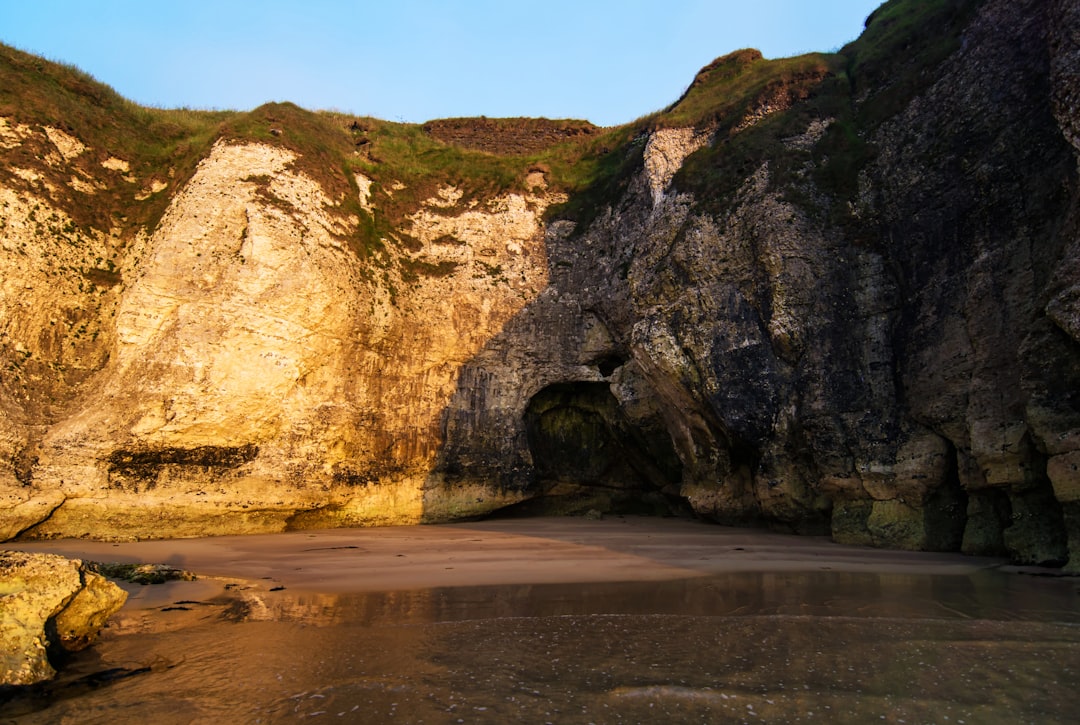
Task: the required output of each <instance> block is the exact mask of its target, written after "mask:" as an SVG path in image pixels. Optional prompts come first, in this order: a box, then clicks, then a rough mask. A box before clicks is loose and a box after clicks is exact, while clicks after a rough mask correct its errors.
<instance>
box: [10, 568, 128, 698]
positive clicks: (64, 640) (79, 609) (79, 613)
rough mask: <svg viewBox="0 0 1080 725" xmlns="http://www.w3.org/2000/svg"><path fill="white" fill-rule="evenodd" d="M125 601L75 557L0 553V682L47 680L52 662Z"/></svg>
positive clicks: (89, 637)
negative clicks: (74, 558) (0, 606)
mask: <svg viewBox="0 0 1080 725" xmlns="http://www.w3.org/2000/svg"><path fill="white" fill-rule="evenodd" d="M125 601H127V592H125V591H124V590H123V589H121V588H120V587H119V586H117V585H116V584H114V583H113V582H111V581H109V580H107V579H106V578H105V577H103V576H101V575H100V574H97V573H95V572H93V571H89V570H87V569H86V568H85V567H84V566H83V564H82V562H80V561H78V560H73V559H65V558H64V557H61V556H56V555H53V554H27V553H23V552H17V551H5V552H0V605H3V606H2V608H0V685H33V684H36V683H39V682H44V681H46V680H49V679H51V678H52V677H53V676H54V675H55V674H56V670H55V667H54V663H55V662H56V661H58V660H60V659H61V658H62V657H63V655H64V654H65V653H69V652H77V651H79V650H81V649H84V648H85V647H86V646H87V645H89V644H90V643H91V642H92V641H93V640H94V639H95V638H96V637H97V635H98V632H99V631H100V630H101V628H102V627H103V626H104V625H105V622H106V620H108V618H109V617H110V616H112V615H113V614H115V613H116V611H117V610H119V609H120V607H122V606H123V605H124V602H125Z"/></svg>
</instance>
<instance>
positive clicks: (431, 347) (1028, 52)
mask: <svg viewBox="0 0 1080 725" xmlns="http://www.w3.org/2000/svg"><path fill="white" fill-rule="evenodd" d="M962 5H963V6H964V8H966V10H965V11H964V12H966V13H968V14H967V15H963V17H964V20H963V22H964V23H965V26H964V28H965V29H964V30H963V32H962V33H961V34H960V38H959V42H957V43H956V46H955V48H953V47H952V46H950V50H949V52H948V53H943V54H942V57H941V58H940V60H938V61H935V62H934V64H933V65H932V66H930V67H929V68H928V69H927V70H925V71H922V72H921V73H920V74H917V75H916V76H914V77H916V78H917V82H918V83H919V84H921V85H920V86H919V88H918V89H917V92H915V91H912V92H910V97H909V96H905V95H903V93H905V92H908V91H905V88H906V86H904V84H903V83H901V82H900V81H899V80H897V81H896V82H895V83H894V84H892V85H890V83H888V82H887V81H888V80H889V79H890V77H891V76H889V75H888V74H886V75H885V76H884V78H878V79H876V81H875V82H876V83H878V85H877V86H874V87H868V88H863V87H852V88H847V87H845V90H844V93H845V94H848V95H844V96H843V102H844V103H845V104H850V105H851V107H852V108H853V109H854V110H849V111H845V113H848V116H846V117H839V116H838V115H837V114H839V115H842V114H841V113H840V111H841V110H843V109H840V110H838V107H837V106H835V105H834V106H833V107H831V108H830V107H829V106H828V105H827V104H824V105H820V104H819V105H813V93H811V92H801V91H800V92H796V90H797V89H796V87H795V85H791V84H795V83H796V81H798V79H795V80H791V79H788V80H785V81H783V82H780V83H778V84H773V85H770V86H767V87H766V89H765V90H764V91H763V92H762V93H763V95H762V96H761V98H759V99H757V102H754V103H751V104H750V105H749V106H746V107H741V106H740V107H737V108H736V109H735V111H734V113H735V114H736V115H735V116H733V117H731V118H725V117H711V118H708V119H706V121H704V122H702V123H700V124H698V125H695V126H677V125H676V126H672V125H671V124H667V123H665V122H664V121H663V119H666V118H675V116H664V115H662V116H660V117H659V118H660V119H661V120H660V121H658V122H657V123H656V124H655V125H654V126H652V127H643V130H642V132H641V133H640V134H638V135H636V136H633V137H632V138H631V137H629V136H628V137H627V138H628V139H629V140H628V141H627V142H626V143H625V144H624V145H623V146H621V147H619V148H618V149H614V150H611V149H605V150H604V151H603V153H611V154H616V155H617V157H618V159H619V160H620V163H621V164H622V166H621V167H620V168H623V169H625V170H626V171H625V173H624V174H623V176H622V177H620V178H619V183H617V184H612V185H610V187H607V191H606V195H605V196H602V197H597V196H596V195H595V193H594V191H595V190H586V192H583V193H584V194H589V193H593V196H588V197H587V198H589V199H590V200H591V201H590V203H592V207H591V208H590V209H589V213H588V214H584V215H579V216H578V217H576V219H577V221H572V220H570V218H569V215H567V214H563V215H561V216H560V212H559V211H558V210H557V209H552V208H551V207H552V205H553V204H557V203H559V202H562V201H566V198H565V196H563V195H561V194H558V193H554V192H553V191H550V190H549V188H548V187H549V179H548V174H549V172H550V170H549V169H545V168H541V167H534V168H529V170H528V172H527V174H526V178H525V180H524V181H523V182H522V183H520V184H519V185H518V186H517V187H516V188H519V189H528V191H517V192H500V193H494V192H492V193H490V194H487V195H486V196H484V195H480V196H479V197H478V196H477V195H476V194H470V193H465V192H464V191H463V190H462V189H461V188H459V187H458V186H455V185H454V184H450V183H447V184H444V185H442V186H440V187H439V188H437V189H435V190H434V191H432V192H431V196H430V198H427V199H425V200H422V201H420V202H419V204H418V206H417V207H416V208H415V210H413V211H411V212H409V213H408V214H406V215H404V216H403V217H402V219H401V220H400V221H399V222H395V223H396V224H397V227H395V228H394V229H393V230H389V231H387V233H388V234H391V233H392V234H393V235H396V237H397V238H398V239H399V240H407V243H404V242H403V243H402V246H401V247H400V248H399V249H398V250H397V252H396V253H398V254H400V255H401V257H400V261H399V263H397V264H395V265H392V266H385V265H384V266H380V262H379V259H380V258H379V257H378V255H377V254H376V255H375V256H365V255H364V254H360V253H358V252H357V250H356V249H355V248H354V247H353V246H352V244H351V242H350V239H354V238H355V233H356V230H357V229H358V225H360V224H361V223H362V220H361V219H359V218H358V217H357V214H359V211H357V207H356V205H355V204H351V202H357V201H358V203H359V208H361V209H363V210H364V213H365V214H371V215H376V214H378V213H380V209H382V208H383V207H385V206H388V205H390V204H392V203H396V202H395V201H394V199H393V196H392V194H393V193H396V191H400V189H397V188H396V187H395V186H393V185H387V184H386V183H385V180H384V181H383V182H382V183H381V185H380V183H379V182H377V181H374V180H372V179H368V178H366V177H364V176H362V175H360V176H356V177H355V182H356V183H355V185H351V181H350V188H352V189H353V191H352V192H351V193H352V194H359V199H355V198H352V199H349V198H346V197H343V196H342V194H341V192H340V191H338V192H331V191H328V190H327V187H325V186H324V185H323V184H320V182H318V181H316V180H315V178H314V177H313V176H312V175H310V174H309V173H307V172H305V171H304V170H303V166H302V164H300V163H299V161H301V160H302V159H300V158H298V155H297V152H293V151H288V150H286V149H284V148H281V147H279V146H274V145H272V144H269V143H256V142H250V141H238V140H232V141H219V142H218V143H217V144H216V145H214V146H213V148H212V149H211V150H210V151H209V153H208V154H207V155H206V157H205V158H204V159H203V160H202V162H201V163H200V165H199V167H198V169H197V170H196V171H195V173H194V174H193V175H192V176H191V177H190V180H186V181H184V182H183V183H177V184H172V185H168V186H155V185H153V184H150V185H147V186H145V188H143V187H142V186H140V188H139V189H137V190H133V193H137V194H139V195H142V194H146V195H151V196H149V197H147V198H154V197H152V195H153V194H171V195H172V196H171V197H169V199H170V201H169V204H168V207H167V210H166V211H165V213H164V215H163V216H162V218H161V219H160V221H158V222H157V223H156V224H155V225H154V226H153V229H152V230H151V231H150V232H149V233H145V234H138V235H134V236H132V235H128V236H123V235H122V234H121V232H120V231H119V230H118V229H108V230H100V231H92V230H91V231H87V230H83V229H78V230H75V231H72V232H70V233H68V232H66V231H64V230H65V229H67V228H68V225H67V224H66V215H65V212H64V208H65V207H64V206H63V204H60V203H59V202H56V201H55V198H56V197H57V194H56V193H54V192H55V191H56V189H55V188H53V189H52V190H50V188H49V184H53V185H54V187H55V184H56V183H57V182H56V181H55V179H58V178H61V176H58V173H57V170H58V169H67V168H68V166H71V167H72V169H75V166H74V165H76V164H79V163H82V161H80V159H82V160H85V158H87V155H88V154H90V153H93V149H89V147H88V145H87V144H85V143H83V142H81V141H79V140H78V138H76V136H77V135H78V134H77V129H76V130H75V131H76V133H74V135H73V134H69V133H67V132H59V131H58V130H57V129H53V130H52V131H49V130H48V129H36V128H31V127H28V126H25V125H19V124H18V123H15V122H14V121H11V122H7V121H5V122H4V124H3V125H2V126H0V140H2V143H3V145H4V148H5V149H8V150H11V149H17V148H22V146H24V145H27V144H37V146H35V148H38V147H40V148H43V149H48V150H49V152H48V154H45V155H44V156H43V158H48V159H49V161H48V163H49V164H51V166H50V167H49V168H50V169H51V171H50V172H49V173H48V174H46V173H44V171H43V170H41V169H38V170H35V168H36V167H35V168H30V167H28V168H26V169H23V170H22V173H21V175H20V176H18V178H19V179H21V180H22V181H20V182H19V184H22V186H20V187H19V188H18V189H17V190H16V189H15V188H14V187H12V188H6V187H3V188H0V195H2V198H3V200H4V201H5V202H6V203H5V206H4V207H3V210H2V213H3V215H4V216H3V219H4V227H3V241H4V244H3V248H2V250H0V252H2V254H3V255H4V256H3V258H2V259H3V264H4V269H5V272H6V273H5V276H4V280H3V287H2V291H3V296H2V297H0V305H2V312H3V318H0V320H2V322H0V325H2V326H3V328H2V333H3V338H2V339H0V345H2V347H3V354H4V360H5V361H6V363H7V365H8V366H9V370H10V371H11V374H10V375H8V376H7V377H6V378H4V379H3V382H4V384H3V386H0V406H2V410H3V412H4V415H3V416H0V486H2V489H0V490H2V493H3V496H4V502H5V504H6V507H5V509H4V512H3V514H2V515H0V535H2V536H4V537H5V538H10V537H13V536H16V535H20V534H21V535H24V536H60V535H77V536H83V535H89V536H95V537H106V538H107V537H146V536H189V535H199V534H208V533H233V532H245V531H274V530H282V529H286V528H290V527H314V526H335V525H370V524H389V523H406V522H417V521H447V520H454V519H459V518H463V517H469V516H478V515H484V514H488V513H490V512H493V511H499V510H507V509H508V508H511V507H512V510H515V511H519V512H522V513H528V512H533V513H553V512H558V513H588V512H604V511H635V512H655V513H694V514H697V515H700V516H704V517H707V518H709V519H712V520H716V521H720V522H725V523H767V524H770V525H775V526H780V527H783V528H786V529H790V530H794V531H800V532H818V533H828V534H831V535H832V536H833V537H834V538H835V539H837V540H840V541H844V542H849V543H862V544H868V545H875V546H888V547H900V548H907V549H931V550H963V551H966V552H969V553H979V554H995V555H1008V556H1011V557H1013V558H1014V559H1016V560H1019V561H1024V562H1032V563H1058V564H1061V563H1066V562H1071V563H1072V565H1073V566H1075V562H1076V561H1080V554H1077V552H1078V551H1080V521H1078V520H1077V516H1078V515H1080V508H1077V507H1078V506H1080V504H1078V503H1077V502H1078V501H1080V475H1078V473H1077V470H1078V466H1080V397H1078V396H1080V323H1078V322H1077V320H1080V313H1078V312H1077V309H1078V307H1077V300H1080V295H1078V293H1077V285H1080V281H1078V280H1080V261H1078V260H1080V235H1078V229H1080V217H1078V216H1077V211H1076V210H1077V209H1078V208H1080V204H1078V198H1080V197H1078V184H1077V168H1078V163H1077V162H1078V158H1080V145H1078V143H1077V131H1076V118H1077V113H1076V99H1077V98H1078V97H1080V90H1078V89H1080V80H1078V78H1080V71H1078V60H1077V59H1078V58H1080V55H1078V53H1077V48H1076V42H1075V38H1076V36H1077V32H1078V28H1077V23H1078V22H1080V18H1078V16H1077V13H1076V12H1075V10H1074V9H1073V7H1072V4H1071V3H1066V2H1064V1H1056V2H1050V3H1041V2H1035V1H1034V0H1030V1H1025V2H1019V3H1018V2H1004V1H1002V0H990V1H988V2H983V3H976V2H972V3H962ZM961 14H962V13H961ZM736 55H737V56H738V57H737V58H736V59H735V60H736V61H738V63H744V64H753V63H756V62H758V61H760V60H761V59H760V56H759V54H754V53H750V52H748V51H744V52H741V53H739V54H736ZM733 57H734V56H733ZM721 60H723V59H721ZM890 62H891V63H893V65H892V66H888V69H889V72H891V73H894V74H897V75H898V77H901V78H902V79H904V83H911V82H915V81H912V80H911V78H909V77H906V76H902V74H903V73H904V72H905V67H906V66H905V65H904V63H906V62H907V60H904V59H892V60H891V61H890ZM733 63H734V61H733ZM738 63H735V65H738ZM729 65H731V64H727V65H725V64H724V63H720V65H719V66H716V67H717V68H719V69H720V70H721V71H724V72H727V71H726V70H724V69H726V68H728V66H729ZM732 67H734V66H732ZM718 72H720V71H718ZM804 80H805V79H804ZM814 82H815V83H821V84H822V85H820V86H814V88H819V89H826V88H828V87H829V86H828V85H827V84H828V83H829V82H833V83H839V81H838V80H837V78H836V74H835V73H833V75H832V76H829V75H828V74H826V73H824V71H822V75H820V77H819V76H814ZM785 83H787V84H789V85H787V86H785V85H784V84H785ZM849 85H850V84H849ZM856 86H858V84H856ZM833 87H834V88H835V86H833ZM898 87H899V90H898ZM800 88H801V86H800ZM815 92H816V91H815ZM825 92H826V90H821V93H825ZM830 92H832V91H830ZM897 99H899V100H897ZM800 104H802V105H800ZM673 109H675V110H674V111H672V113H677V112H678V106H677V105H676V106H675V107H673ZM826 111H829V112H830V113H831V114H833V115H830V113H826ZM784 114H789V115H788V116H786V117H787V118H795V119H798V124H797V125H791V124H789V126H785V127H784V128H787V129H788V130H787V131H785V133H784V134H782V135H779V136H775V134H774V136H775V137H773V136H769V135H768V134H769V133H771V132H770V131H769V129H771V128H775V127H774V126H770V125H769V124H770V123H773V122H774V121H775V119H776V118H779V117H784V116H783V115H784ZM790 114H794V115H790ZM853 118H854V119H856V120H855V121H853V120H852V119H853ZM867 118H870V119H873V122H872V123H871V122H870V121H867V120H866V119H867ZM856 121H858V123H863V124H864V125H863V126H861V127H858V128H856V127H855V126H854V124H856ZM748 134H758V135H757V136H748ZM860 134H861V135H860ZM746 138H754V139H757V141H755V143H757V144H758V146H757V147H752V148H759V147H760V148H759V150H758V151H755V154H756V155H750V156H747V158H749V159H750V160H749V161H746V162H745V163H742V164H741V165H737V166H723V164H724V163H726V162H725V158H726V157H725V154H727V153H728V150H730V149H733V148H736V149H737V148H741V147H739V143H740V142H741V141H740V140H741V139H746ZM851 138H857V141H858V142H857V143H855V142H851V141H850V139H851ZM747 143H749V142H747ZM844 144H848V145H847V146H845V145H844ZM851 144H854V148H855V150H856V151H857V154H856V153H855V151H852V146H851ZM844 153H848V154H852V155H857V158H858V162H859V163H858V165H857V166H853V167H852V168H854V169H855V170H854V171H851V173H850V174H848V175H846V176H845V174H844V173H843V172H844V171H845V167H843V166H842V165H839V169H840V170H839V171H837V168H838V162H836V161H835V157H837V156H842V155H843V154H844ZM793 160H794V161H793ZM125 163H126V162H125V161H124V160H123V159H118V158H112V157H110V158H109V159H108V161H107V163H102V164H99V166H100V168H97V167H95V171H94V173H93V174H90V173H89V172H87V171H86V170H85V169H84V168H83V167H78V169H75V170H73V171H72V172H71V173H70V174H67V172H66V171H65V174H67V175H66V176H63V178H67V177H68V176H70V178H71V179H72V182H71V186H70V189H71V191H70V193H78V194H89V193H98V192H97V191H94V190H95V189H107V188H112V186H110V185H113V186H115V185H117V184H121V185H122V184H124V183H130V182H127V181H125V180H124V179H126V178H128V177H127V176H125V175H126V174H128V169H127V168H126V167H125V166H124V164H125ZM720 168H723V169H725V172H724V173H725V174H727V176H726V177H724V178H719V177H718V176H716V175H717V174H719V171H717V169H720ZM35 174H37V175H38V177H39V178H38V179H37V180H34V178H32V177H34V175H35ZM703 179H705V180H708V182H707V183H706V181H703ZM12 183H14V182H12ZM162 183H164V182H162ZM551 188H554V186H552V187H551ZM27 189H30V190H31V191H32V192H33V193H32V194H28V193H27ZM718 189H719V190H718ZM65 193H68V192H65ZM425 194H426V192H425ZM581 198H586V197H581ZM571 201H573V200H571ZM571 206H572V205H571ZM350 209H352V210H353V211H349V210H350ZM54 217H55V219H54ZM41 219H52V221H50V222H49V224H52V225H54V226H55V227H56V228H57V229H58V230H60V231H59V232H57V233H55V234H51V233H42V230H41V226H40V223H38V224H37V226H35V221H34V220H41ZM76 250H77V251H76ZM86 250H89V251H86ZM87 255H90V257H93V258H98V259H99V261H93V260H91V259H90V257H87ZM27 259H34V260H44V261H42V262H41V263H37V264H28V263H26V260H27ZM91 262H92V263H91ZM87 265H89V266H90V267H92V268H93V269H92V270H89V271H87V270H86V269H85V268H86V266H87ZM80 267H81V268H83V271H81V272H79V273H74V272H73V270H75V269H77V268H80ZM8 270H10V271H8ZM95 270H96V271H95Z"/></svg>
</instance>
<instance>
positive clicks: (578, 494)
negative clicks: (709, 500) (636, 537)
mask: <svg viewBox="0 0 1080 725" xmlns="http://www.w3.org/2000/svg"><path fill="white" fill-rule="evenodd" d="M525 430H526V435H527V437H528V442H529V451H530V453H531V454H532V459H533V466H534V469H535V475H536V482H537V491H538V495H537V496H536V497H535V498H534V499H533V500H531V501H527V502H525V503H522V504H518V505H517V506H515V507H512V509H513V510H509V511H504V512H503V513H504V514H530V515H535V514H575V513H586V512H589V511H598V512H601V513H637V514H659V515H671V514H677V515H687V514H689V511H690V508H689V505H688V504H687V502H686V500H685V499H683V498H682V497H681V496H679V494H678V489H679V484H680V482H681V480H682V462H681V461H680V459H679V457H678V455H677V454H676V452H675V449H674V446H673V445H672V442H671V437H670V435H669V434H668V432H667V429H666V428H665V427H664V426H663V424H662V422H661V421H659V420H647V421H631V420H630V419H629V418H628V417H627V416H626V414H625V413H624V412H623V410H622V408H621V407H620V405H619V401H618V400H617V399H616V398H615V396H614V395H613V394H612V393H611V390H610V387H609V386H608V384H607V383H598V382H573V383H559V384H555V385H550V386H548V387H546V388H544V389H543V390H541V391H540V392H539V393H537V394H536V395H535V396H533V398H532V400H531V401H530V402H529V406H528V408H527V410H526V412H525Z"/></svg>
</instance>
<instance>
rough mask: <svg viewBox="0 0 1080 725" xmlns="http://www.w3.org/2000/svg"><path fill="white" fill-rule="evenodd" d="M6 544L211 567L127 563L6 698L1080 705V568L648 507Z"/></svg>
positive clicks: (246, 708)
mask: <svg viewBox="0 0 1080 725" xmlns="http://www.w3.org/2000/svg"><path fill="white" fill-rule="evenodd" d="M9 546H11V547H12V548H18V549H23V550H32V551H52V552H57V553H62V554H65V555H69V556H74V557H80V558H84V559H91V560H98V561H120V562H150V563H165V564H170V565H172V566H175V567H179V568H183V569H187V570H190V571H193V572H195V573H196V574H198V575H199V577H200V578H199V579H198V580H197V581H194V582H171V583H167V584H163V585H157V586H139V585H130V584H124V585H123V586H124V587H125V589H127V590H128V591H129V592H131V594H132V596H131V598H130V599H129V600H128V603H127V605H125V607H124V608H123V609H122V610H121V611H120V612H119V613H118V614H117V615H115V616H114V617H113V618H112V619H111V620H110V622H109V625H108V626H107V627H106V629H105V630H103V633H102V635H101V637H100V639H99V640H98V641H97V642H96V643H95V645H94V646H93V647H91V648H89V649H87V650H84V651H83V652H80V653H78V654H77V655H76V656H75V657H74V658H73V659H72V661H71V662H70V663H69V664H68V666H67V667H66V668H65V670H64V671H63V672H62V674H61V677H60V678H59V679H58V681H57V682H55V683H52V684H50V685H48V686H47V687H45V688H43V689H41V690H35V691H32V692H28V693H25V694H24V695H22V696H20V697H19V698H16V699H15V700H13V701H12V702H10V703H8V704H7V706H6V707H7V710H6V711H5V706H4V704H3V703H0V720H2V719H3V718H4V716H5V715H8V714H10V715H14V716H18V717H20V721H23V722H27V723H31V722H32V723H49V724H50V725H52V724H54V723H72V724H75V723H78V724H79V725H85V724H86V723H98V722H100V723H116V722H154V723H158V724H159V725H171V724H172V723H191V722H266V723H275V722H295V721H296V720H297V719H300V718H307V717H322V718H332V717H338V718H340V719H339V721H340V722H389V721H398V722H468V723H483V724H486V723H504V722H560V723H562V722H565V723H588V722H612V723H614V722H750V721H756V722H796V721H810V720H822V719H824V720H825V721H829V722H876V721H879V720H884V721H888V722H903V721H906V722H944V721H946V720H948V721H949V722H964V721H966V722H1010V723H1011V722H1046V723H1051V722H1053V723H1058V722H1060V723H1066V722H1073V721H1074V720H1075V713H1076V712H1077V709H1078V708H1080V699H1078V695H1077V690H1076V688H1075V685H1074V683H1075V681H1076V676H1075V675H1076V673H1077V672H1080V588H1078V587H1077V586H1076V581H1075V580H1071V579H1067V578H1060V577H1057V578H1050V577H1020V576H1014V575H1008V574H1006V573H1003V570H1008V568H1007V567H1004V566H1003V565H1002V564H1003V562H1001V561H1000V560H993V559H978V558H972V557H965V556H960V555H954V554H926V553H911V552H897V551H883V550H876V549H869V548H862V547H852V546H841V545H838V544H834V543H832V542H830V541H828V540H826V539H824V538H820V537H797V536H791V535H783V534H775V533H770V532H766V531H761V530H746V529H733V528H727V527H722V526H716V525H709V524H704V523H699V522H691V521H683V520H676V519H655V518H651V519H650V518H631V517H626V518H621V517H611V518H608V519H605V520H603V521H590V520H586V519H580V518H543V519H515V520H493V521H484V522H478V523H468V524H455V525H440V526H410V527H392V528H379V529H352V530H332V531H300V532H291V533H284V534H274V535H267V536H243V537H220V538H206V539H186V540H171V541H149V542H138V543H125V544H112V543H103V542H92V541H82V540H76V541H71V540H68V541H50V542H26V543H21V544H13V545H9ZM103 675H108V677H106V678H105V679H103ZM110 678H111V679H110Z"/></svg>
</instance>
